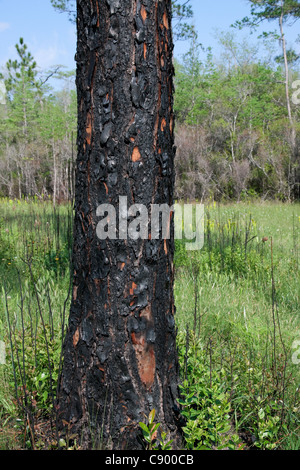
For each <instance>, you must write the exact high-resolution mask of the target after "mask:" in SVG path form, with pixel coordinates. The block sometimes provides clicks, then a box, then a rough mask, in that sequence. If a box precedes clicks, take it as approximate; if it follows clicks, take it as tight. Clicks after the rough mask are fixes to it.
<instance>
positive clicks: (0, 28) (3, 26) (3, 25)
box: [0, 21, 10, 33]
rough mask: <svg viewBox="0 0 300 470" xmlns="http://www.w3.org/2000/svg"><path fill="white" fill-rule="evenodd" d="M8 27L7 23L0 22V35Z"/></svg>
mask: <svg viewBox="0 0 300 470" xmlns="http://www.w3.org/2000/svg"><path fill="white" fill-rule="evenodd" d="M9 27H10V24H9V23H3V22H1V21H0V33H3V31H6V30H7V29H8V28H9Z"/></svg>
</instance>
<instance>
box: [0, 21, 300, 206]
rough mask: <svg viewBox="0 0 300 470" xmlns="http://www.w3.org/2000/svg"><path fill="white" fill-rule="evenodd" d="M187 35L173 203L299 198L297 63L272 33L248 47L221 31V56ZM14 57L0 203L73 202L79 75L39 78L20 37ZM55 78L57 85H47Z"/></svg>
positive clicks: (58, 71) (5, 76) (179, 76)
mask: <svg viewBox="0 0 300 470" xmlns="http://www.w3.org/2000/svg"><path fill="white" fill-rule="evenodd" d="M189 37H190V48H189V50H188V52H187V53H186V54H185V55H183V56H182V58H181V59H180V60H178V59H175V60H174V66H175V80H174V83H175V103H174V108H175V114H176V140H175V142H176V146H177V156H176V193H175V196H176V198H177V199H180V200H187V199H191V200H201V201H205V200H215V201H222V202H224V201H230V200H238V201H240V200H246V199H248V198H251V199H252V198H261V199H276V200H281V201H291V200H295V199H299V197H300V185H299V181H300V168H299V131H300V123H299V116H300V111H299V106H298V104H299V88H300V86H299V80H298V78H299V66H298V60H299V56H298V55H297V54H296V52H295V51H294V49H293V48H289V49H287V51H286V59H287V61H288V64H287V65H288V75H287V69H286V67H285V64H284V57H283V55H276V53H277V54H278V41H279V43H280V38H279V37H278V36H276V35H274V34H272V35H270V34H264V35H263V36H262V38H261V39H257V41H256V42H255V43H253V42H252V43H251V42H250V41H248V39H247V37H246V38H245V39H244V40H242V41H239V40H238V39H237V35H236V34H235V31H234V29H231V30H228V31H227V32H221V33H219V34H218V41H219V44H220V46H221V53H220V54H219V55H218V56H217V55H215V54H214V52H213V51H212V49H211V48H210V47H208V48H204V47H203V46H202V44H200V42H199V40H198V34H197V32H196V31H195V30H194V29H193V28H191V29H190V31H189ZM16 52H17V57H18V58H17V59H16V60H9V61H8V62H7V64H6V66H5V67H4V68H3V71H2V73H1V75H0V79H2V83H4V84H5V90H4V91H5V94H6V96H5V99H2V101H3V105H2V106H0V113H1V116H0V118H1V119H0V196H4V197H9V198H22V197H33V196H36V197H38V198H40V199H49V198H51V199H53V201H54V203H55V202H56V201H65V200H68V199H72V198H73V193H74V167H75V164H74V162H75V156H76V131H77V123H76V119H77V102H76V87H75V72H74V71H67V72H66V71H63V70H64V68H63V67H57V68H55V67H53V69H52V70H50V71H42V72H41V71H40V70H39V69H38V67H37V64H36V62H35V60H34V57H33V56H32V55H31V53H30V52H29V51H28V48H27V46H26V43H25V42H24V40H23V38H21V39H20V40H19V43H18V44H16ZM50 78H59V79H60V80H61V81H60V83H61V85H60V86H59V87H57V88H56V89H54V88H51V86H50V85H49V83H50V82H51V81H50V80H49V79H50ZM287 82H288V94H289V96H288V100H287V89H286V87H285V84H286V83H287ZM297 84H298V86H297ZM287 101H289V103H287Z"/></svg>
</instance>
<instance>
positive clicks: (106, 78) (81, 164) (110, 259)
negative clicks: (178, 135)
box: [58, 0, 178, 449]
mask: <svg viewBox="0 0 300 470" xmlns="http://www.w3.org/2000/svg"><path fill="white" fill-rule="evenodd" d="M77 15H78V19H77V22H78V26H77V27H78V45H77V89H78V122H79V127H78V142H77V143H78V157H77V168H76V199H75V224H74V247H73V274H74V279H73V298H72V304H71V311H70V318H69V327H68V332H67V335H66V340H65V345H64V366H63V371H62V376H61V380H60V390H59V394H58V416H59V421H60V423H61V425H62V426H65V427H68V428H69V430H70V432H71V433H72V434H73V433H74V432H75V433H78V434H80V438H82V442H83V445H84V446H85V447H90V446H91V445H92V444H91V443H92V442H96V440H97V438H98V439H100V438H101V439H102V441H103V446H105V447H108V448H113V449H139V448H142V444H141V443H140V441H139V436H140V427H139V424H138V423H139V421H145V416H144V415H145V414H146V415H148V414H149V412H150V411H151V410H152V409H153V408H154V409H155V410H156V419H157V422H160V423H161V425H162V429H163V430H164V431H166V432H168V433H169V434H170V436H171V437H172V438H174V437H175V440H176V436H178V421H177V419H178V407H177V396H178V363H177V357H176V334H175V322H174V299H173V253H174V236H173V232H174V230H173V216H172V212H171V217H170V225H171V237H170V239H163V238H162V237H159V238H158V239H157V238H156V237H151V233H150V230H149V236H148V237H147V238H139V239H137V240H133V239H132V238H130V237H127V239H126V237H125V236H124V229H123V228H122V230H121V227H117V231H116V237H115V239H113V238H112V237H107V238H106V239H100V238H99V237H98V236H97V230H96V229H97V224H98V223H99V220H101V219H99V216H97V207H98V206H99V205H101V204H111V205H112V206H113V207H114V208H115V209H116V213H117V214H118V213H119V211H118V210H119V197H120V196H122V197H127V202H128V207H129V206H131V205H133V204H143V205H144V206H146V207H147V209H148V210H149V214H150V213H151V205H152V204H168V205H169V206H172V204H173V186H174V155H175V148H174V134H173V128H174V121H173V65H172V51H173V44H172V34H171V0H142V1H141V0H106V1H100V0H90V1H88V2H87V1H86V0H78V1H77ZM123 200H125V199H123ZM128 219H130V217H129V218H128ZM126 222H128V223H129V222H130V220H128V221H126ZM123 223H124V219H123V220H122V224H123ZM149 226H150V222H149ZM122 227H123V225H122Z"/></svg>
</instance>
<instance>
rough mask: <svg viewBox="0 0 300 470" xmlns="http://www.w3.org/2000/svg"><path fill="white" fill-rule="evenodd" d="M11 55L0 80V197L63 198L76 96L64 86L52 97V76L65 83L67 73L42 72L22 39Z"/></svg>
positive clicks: (67, 186) (69, 183)
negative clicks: (1, 94)
mask: <svg viewBox="0 0 300 470" xmlns="http://www.w3.org/2000/svg"><path fill="white" fill-rule="evenodd" d="M16 52H17V59H15V60H11V59H10V60H8V62H7V63H6V67H5V69H4V71H3V74H1V77H0V78H1V79H2V80H3V81H4V83H5V88H6V99H5V105H4V106H1V107H2V108H4V109H1V113H2V118H1V121H0V169H1V171H0V194H1V195H8V196H9V197H15V196H17V197H19V198H22V197H23V196H39V197H45V196H47V195H49V194H50V195H53V200H54V202H55V200H56V199H57V198H62V199H67V197H68V194H69V190H70V188H71V186H72V178H70V176H71V172H72V170H71V166H72V165H71V159H72V158H71V156H72V133H73V134H75V131H76V106H75V104H76V94H75V91H74V90H72V88H70V87H69V88H68V87H67V86H65V87H64V89H63V90H62V91H61V92H55V93H54V92H53V90H51V88H50V87H49V85H48V83H47V82H48V79H49V78H50V77H52V76H53V75H55V76H57V77H58V78H59V77H61V78H62V79H64V80H66V79H67V80H69V78H70V77H69V76H70V73H66V72H59V70H58V69H59V68H58V67H55V68H53V70H51V71H49V72H47V73H46V74H45V73H43V74H41V73H40V72H39V71H38V68H37V64H36V62H35V60H34V58H33V56H32V54H31V53H30V52H29V51H28V47H27V45H26V44H25V42H24V40H23V38H20V40H19V43H18V44H16ZM71 75H72V74H71ZM50 131H51V132H50ZM52 162H53V164H51V163H52ZM58 188H60V189H59V190H58Z"/></svg>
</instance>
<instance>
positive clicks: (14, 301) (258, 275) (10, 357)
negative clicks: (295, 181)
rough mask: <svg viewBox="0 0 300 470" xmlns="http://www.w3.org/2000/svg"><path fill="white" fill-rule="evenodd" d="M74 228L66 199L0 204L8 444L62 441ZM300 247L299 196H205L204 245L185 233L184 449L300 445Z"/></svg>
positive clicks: (179, 252)
mask: <svg viewBox="0 0 300 470" xmlns="http://www.w3.org/2000/svg"><path fill="white" fill-rule="evenodd" d="M71 234H72V211H71V209H70V207H69V206H67V205H62V206H59V207H57V208H56V210H55V211H54V210H53V207H52V205H51V204H50V203H45V202H44V203H40V202H38V201H31V202H26V201H17V200H14V201H11V200H2V201H1V202H0V279H1V301H0V340H1V341H2V342H4V343H5V347H6V364H2V365H1V364H0V449H13V448H46V447H47V448H49V446H50V447H51V446H52V447H53V448H56V447H57V441H56V438H57V436H56V434H55V413H54V407H53V403H54V399H55V393H56V380H57V376H58V373H59V367H60V359H61V357H60V346H61V339H62V337H63V333H64V329H65V324H66V319H67V315H68V306H69V279H70V273H69V258H70V250H71V239H72V235H71ZM299 250H300V205H299V204H297V205H291V204H280V203H243V204H232V205H217V204H215V203H211V204H207V205H205V243H204V247H203V248H202V250H200V251H195V252H192V251H190V252H187V251H186V249H185V243H184V240H182V241H180V240H176V252H175V269H176V278H175V300H176V311H177V313H176V321H177V327H178V352H179V360H180V366H181V367H180V370H181V394H182V396H181V399H180V404H181V405H182V413H183V416H184V417H185V418H186V425H185V428H184V431H185V447H186V448H188V449H219V448H230V449H250V448H254V449H264V450H265V449H266V450H267V449H273V448H275V449H293V450H296V449H300V415H299V410H300V398H299V390H298V389H299V385H300V300H299V294H300V277H299V262H300V258H299V256H300V253H299ZM297 341H298V343H297ZM49 436H50V437H49Z"/></svg>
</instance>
